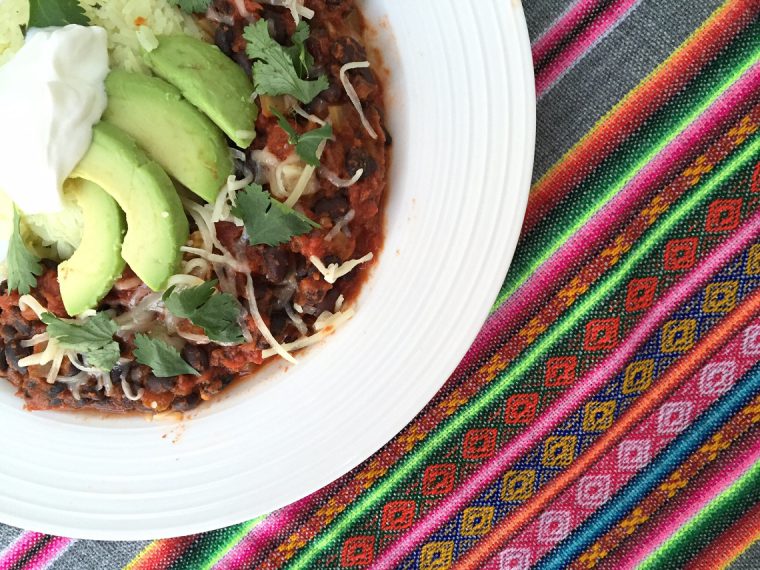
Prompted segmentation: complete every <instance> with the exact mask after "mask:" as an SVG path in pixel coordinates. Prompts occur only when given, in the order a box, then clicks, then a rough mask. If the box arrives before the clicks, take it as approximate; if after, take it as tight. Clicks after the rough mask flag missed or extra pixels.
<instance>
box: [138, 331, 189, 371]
mask: <svg viewBox="0 0 760 570" xmlns="http://www.w3.org/2000/svg"><path fill="white" fill-rule="evenodd" d="M135 359H136V360H137V362H139V363H140V364H145V365H146V366H150V368H151V369H152V370H153V374H154V375H155V376H158V377H159V378H168V377H170V376H179V375H180V374H194V375H195V376H200V373H199V372H198V371H197V370H196V369H195V368H193V367H192V366H190V365H189V364H188V363H187V362H185V361H184V360H183V359H182V357H181V356H180V354H179V351H178V350H177V349H176V348H174V347H173V346H171V345H170V344H169V343H167V342H166V341H163V340H161V339H158V338H151V337H149V336H148V335H144V334H137V335H135Z"/></svg>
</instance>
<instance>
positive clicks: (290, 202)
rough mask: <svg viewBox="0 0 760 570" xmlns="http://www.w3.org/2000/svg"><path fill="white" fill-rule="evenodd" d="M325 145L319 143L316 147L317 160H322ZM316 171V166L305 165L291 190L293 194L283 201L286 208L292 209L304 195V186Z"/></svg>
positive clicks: (323, 142) (324, 142) (324, 143)
mask: <svg viewBox="0 0 760 570" xmlns="http://www.w3.org/2000/svg"><path fill="white" fill-rule="evenodd" d="M326 144H327V141H326V140H324V141H322V142H321V143H319V146H318V147H317V158H322V153H323V152H324V151H325V145H326ZM316 169H317V167H316V166H311V165H310V164H309V165H307V166H306V168H304V169H303V172H302V173H301V178H299V179H298V184H296V187H295V188H294V189H293V192H291V193H290V196H288V199H287V200H285V205H286V206H288V207H290V208H292V207H293V206H295V205H296V202H298V199H299V198H300V197H301V195H302V194H303V193H304V190H306V186H307V185H308V184H309V182H310V181H311V177H312V176H314V171H315V170H316Z"/></svg>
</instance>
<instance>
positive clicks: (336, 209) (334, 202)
mask: <svg viewBox="0 0 760 570" xmlns="http://www.w3.org/2000/svg"><path fill="white" fill-rule="evenodd" d="M348 209H349V205H348V200H347V199H346V197H345V196H340V195H338V196H334V197H332V198H320V199H319V200H317V201H316V202H315V203H314V207H313V210H314V213H315V214H317V215H319V216H322V215H327V216H330V217H331V218H332V219H333V220H337V219H338V218H340V217H342V216H345V215H346V213H347V212H348Z"/></svg>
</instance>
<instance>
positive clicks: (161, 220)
mask: <svg viewBox="0 0 760 570" xmlns="http://www.w3.org/2000/svg"><path fill="white" fill-rule="evenodd" d="M71 176H72V178H84V179H85V180H89V181H90V182H94V183H95V184H97V185H98V186H100V187H101V188H103V190H105V191H106V192H107V193H108V194H110V195H111V196H112V197H113V199H114V200H116V202H118V204H119V206H120V207H121V209H122V210H124V213H125V214H126V216H127V233H126V235H125V236H124V245H123V246H122V249H121V254H122V257H123V258H124V259H125V260H126V262H127V263H128V264H129V266H130V267H131V268H132V270H133V271H134V272H135V273H136V274H137V276H138V277H139V278H140V279H142V280H143V281H144V282H145V283H146V284H147V285H148V287H150V288H151V289H153V290H154V291H160V290H161V289H162V288H163V287H164V286H165V285H166V281H167V280H168V279H169V277H171V276H172V275H173V274H174V273H176V270H177V267H178V266H179V262H180V258H181V252H180V250H179V248H180V246H182V245H184V244H185V242H186V241H187V237H188V224H187V217H186V216H185V212H184V210H183V209H182V202H180V199H179V196H178V195H177V192H176V190H175V189H174V185H173V184H172V181H171V180H170V179H169V176H168V175H167V174H166V172H164V170H163V169H162V168H161V167H160V166H159V165H158V164H156V163H155V162H153V161H151V160H150V159H149V158H148V157H147V156H146V155H145V153H144V152H143V151H142V150H141V149H140V147H138V146H137V143H136V142H135V141H134V140H133V139H132V138H130V136H129V135H127V134H126V133H125V132H124V131H122V130H121V129H119V128H118V127H115V126H113V125H111V124H109V123H107V122H105V121H101V122H100V123H98V124H97V125H95V127H94V128H93V130H92V144H91V145H90V148H89V149H88V151H87V154H85V155H84V158H82V160H81V161H80V162H79V164H78V165H77V167H76V168H75V169H74V172H73V174H72V175H71Z"/></svg>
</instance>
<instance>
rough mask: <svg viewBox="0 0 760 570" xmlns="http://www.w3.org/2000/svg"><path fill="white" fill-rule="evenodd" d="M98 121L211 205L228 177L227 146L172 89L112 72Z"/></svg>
mask: <svg viewBox="0 0 760 570" xmlns="http://www.w3.org/2000/svg"><path fill="white" fill-rule="evenodd" d="M106 92H107V93H108V107H107V108H106V111H105V114H104V115H103V119H104V120H106V121H108V122H109V123H111V124H112V125H116V126H117V127H119V128H120V129H121V130H123V131H124V132H125V133H127V134H128V135H129V136H131V137H132V138H133V139H135V140H136V141H137V144H139V145H140V146H141V147H142V149H143V150H144V151H145V152H146V153H147V154H148V156H150V157H151V158H152V159H153V160H155V161H156V162H157V163H158V164H160V165H161V166H162V167H163V168H164V170H166V172H167V174H169V175H170V176H172V177H173V178H174V179H175V180H177V181H179V182H180V183H181V184H182V185H184V186H185V187H187V188H188V190H190V191H191V192H193V193H194V194H197V195H198V196H200V197H201V198H203V199H204V200H206V201H207V202H213V201H214V200H215V199H216V197H217V195H218V194H219V190H220V189H221V188H222V186H224V184H225V182H226V181H227V177H228V176H230V175H231V174H232V172H233V166H232V158H231V157H230V152H229V148H228V147H227V141H226V140H225V138H224V135H222V132H221V131H220V130H219V129H218V128H217V127H216V125H214V123H212V122H211V121H210V120H209V119H208V117H206V116H205V115H204V114H203V113H201V112H200V111H199V110H198V109H196V108H195V107H194V106H193V105H191V104H190V103H188V102H187V101H186V100H185V99H183V98H182V95H181V94H180V92H179V91H178V90H177V89H176V88H175V87H174V86H173V85H170V84H169V83H167V82H166V81H164V80H163V79H159V78H158V77H148V76H147V75H143V74H141V73H129V72H127V71H112V72H111V74H110V75H109V76H108V78H107V79H106Z"/></svg>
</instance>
